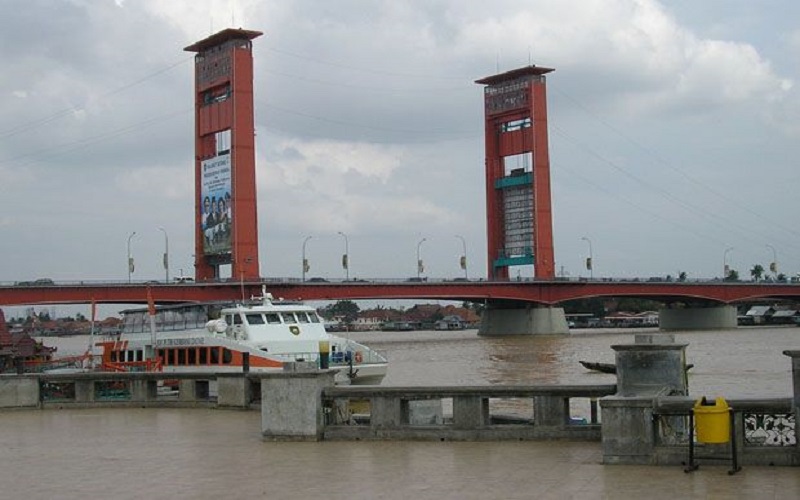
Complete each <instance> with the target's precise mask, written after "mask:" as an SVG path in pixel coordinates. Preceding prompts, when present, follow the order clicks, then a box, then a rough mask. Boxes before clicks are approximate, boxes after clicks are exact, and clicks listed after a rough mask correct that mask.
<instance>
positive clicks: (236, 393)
mask: <svg viewBox="0 0 800 500" xmlns="http://www.w3.org/2000/svg"><path fill="white" fill-rule="evenodd" d="M250 387H251V384H250V380H249V379H248V378H247V377H246V376H245V375H244V374H235V375H218V376H217V405H218V406H220V407H227V408H248V407H249V406H250V400H251V399H252V394H251V393H250Z"/></svg>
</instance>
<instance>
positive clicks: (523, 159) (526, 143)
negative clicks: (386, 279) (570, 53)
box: [475, 66, 555, 279]
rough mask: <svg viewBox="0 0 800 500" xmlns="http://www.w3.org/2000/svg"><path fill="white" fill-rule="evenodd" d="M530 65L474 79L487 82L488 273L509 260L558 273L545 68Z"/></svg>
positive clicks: (498, 275)
mask: <svg viewBox="0 0 800 500" xmlns="http://www.w3.org/2000/svg"><path fill="white" fill-rule="evenodd" d="M551 71H553V69H551V68H542V67H538V66H526V67H523V68H518V69H515V70H512V71H507V72H505V73H501V74H498V75H494V76H488V77H486V78H482V79H480V80H476V82H475V83H478V84H482V85H486V87H485V88H484V110H485V134H486V228H487V233H488V234H487V245H488V267H489V278H490V279H508V277H509V273H508V268H509V267H511V266H519V265H530V264H533V266H534V276H535V277H536V278H543V279H550V278H553V277H555V261H554V252H553V222H552V208H551V200H550V155H549V153H548V147H547V95H546V86H545V76H544V75H545V74H547V73H550V72H551Z"/></svg>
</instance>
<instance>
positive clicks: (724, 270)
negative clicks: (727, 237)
mask: <svg viewBox="0 0 800 500" xmlns="http://www.w3.org/2000/svg"><path fill="white" fill-rule="evenodd" d="M732 250H733V247H728V248H726V249H725V252H724V253H723V254H722V281H725V280H726V279H728V275H729V274H730V272H731V268H730V267H728V253H729V252H731V251H732Z"/></svg>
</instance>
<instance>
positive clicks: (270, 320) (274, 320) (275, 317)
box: [266, 313, 281, 325]
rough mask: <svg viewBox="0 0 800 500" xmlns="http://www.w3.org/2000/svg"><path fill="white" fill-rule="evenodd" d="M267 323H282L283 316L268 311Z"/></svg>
mask: <svg viewBox="0 0 800 500" xmlns="http://www.w3.org/2000/svg"><path fill="white" fill-rule="evenodd" d="M266 316H267V323H269V324H270V325H276V324H280V322H281V318H280V316H278V315H277V314H276V313H267V314H266Z"/></svg>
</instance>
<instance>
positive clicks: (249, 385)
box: [0, 372, 261, 409]
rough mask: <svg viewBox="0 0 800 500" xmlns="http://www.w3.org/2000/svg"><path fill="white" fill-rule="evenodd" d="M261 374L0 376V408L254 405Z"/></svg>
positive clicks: (244, 406)
mask: <svg viewBox="0 0 800 500" xmlns="http://www.w3.org/2000/svg"><path fill="white" fill-rule="evenodd" d="M259 384H260V378H259V377H257V376H254V375H248V374H244V373H236V374H213V373H179V374H176V373H152V372H147V373H129V372H126V373H111V372H96V373H69V374H66V373H59V374H32V375H21V376H18V375H2V376H0V409H14V408H18V409H25V408H28V409H33V408H42V409H50V408H81V407H198V408H200V407H230V408H250V407H255V408H257V407H258V406H257V404H258V401H259V400H260V396H261V393H260V389H259V388H258V385H259Z"/></svg>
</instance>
